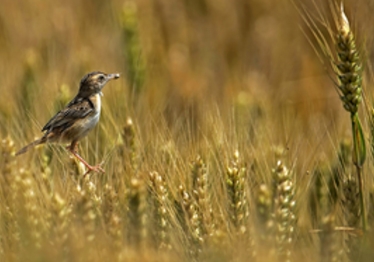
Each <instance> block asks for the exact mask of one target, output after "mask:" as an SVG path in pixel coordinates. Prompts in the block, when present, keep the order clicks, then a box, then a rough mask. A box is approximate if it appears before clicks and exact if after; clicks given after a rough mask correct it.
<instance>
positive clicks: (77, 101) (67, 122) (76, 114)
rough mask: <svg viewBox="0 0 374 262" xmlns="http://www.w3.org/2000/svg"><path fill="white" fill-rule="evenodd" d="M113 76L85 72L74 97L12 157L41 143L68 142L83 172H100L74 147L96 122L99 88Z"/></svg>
mask: <svg viewBox="0 0 374 262" xmlns="http://www.w3.org/2000/svg"><path fill="white" fill-rule="evenodd" d="M117 78H119V74H105V73H103V72H99V71H95V72H91V73H89V74H87V75H85V76H84V77H83V78H82V80H81V82H80V87H79V91H78V94H77V95H76V96H75V97H74V99H73V100H72V101H71V102H70V103H69V104H68V105H67V106H66V107H65V108H64V109H62V110H60V111H59V112H58V113H57V114H56V115H55V116H54V117H52V118H51V119H50V120H49V121H48V123H47V124H46V125H45V126H44V127H43V129H42V132H44V131H45V133H44V135H43V136H42V137H41V138H40V139H37V140H35V141H34V142H32V143H30V144H29V145H27V146H25V147H23V148H22V149H21V150H19V151H18V152H17V153H16V156H18V155H20V154H23V153H25V152H26V151H27V150H28V149H30V148H32V147H34V146H37V145H40V144H44V143H52V142H57V143H71V144H70V146H68V147H67V149H68V150H69V151H70V152H71V153H72V154H73V155H74V156H75V157H76V158H77V159H78V160H79V161H81V162H82V163H83V164H84V165H85V166H86V167H87V169H88V171H87V173H88V172H91V171H95V172H103V173H104V172H105V171H104V170H103V169H102V168H101V166H100V164H98V165H95V166H91V165H89V164H88V163H87V162H86V161H85V160H84V159H83V158H82V157H81V156H80V155H79V154H78V153H77V150H76V147H77V144H78V141H79V140H80V139H82V138H83V137H85V136H86V135H87V134H88V132H89V131H90V130H91V129H93V128H94V127H95V125H96V124H97V123H98V121H99V118H100V110H101V96H102V95H103V93H102V92H101V91H102V89H103V87H104V86H105V85H106V84H107V83H108V82H109V81H110V80H112V79H117ZM87 173H86V174H87Z"/></svg>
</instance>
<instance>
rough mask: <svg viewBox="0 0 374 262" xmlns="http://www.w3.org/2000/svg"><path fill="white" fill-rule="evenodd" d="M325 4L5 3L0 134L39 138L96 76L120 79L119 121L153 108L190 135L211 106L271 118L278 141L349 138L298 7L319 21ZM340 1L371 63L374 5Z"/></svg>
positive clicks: (115, 96)
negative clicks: (326, 136) (344, 135)
mask: <svg viewBox="0 0 374 262" xmlns="http://www.w3.org/2000/svg"><path fill="white" fill-rule="evenodd" d="M327 3H328V1H322V0H321V1H318V0H316V1H312V0H310V1H307V0H305V1H296V4H295V3H293V2H292V1H278V0H235V1H232V0H189V1H186V0H185V1H182V0H180V1H170V0H131V1H130V0H122V1H119V0H113V1H99V0H94V1H88V0H82V1H72V0H65V1H53V2H51V1H49V2H48V1H47V2H46V1H41V0H34V1H24V0H1V6H2V8H1V9H0V72H1V73H2V74H1V76H2V77H1V85H0V92H1V96H0V120H1V134H2V136H5V135H8V134H9V133H10V132H12V135H13V136H15V137H23V139H24V137H27V138H28V139H31V138H33V136H35V134H39V133H38V132H39V130H40V127H41V126H42V125H43V124H44V122H45V121H47V120H48V119H49V117H51V116H52V114H53V113H55V112H56V110H57V109H59V108H61V106H63V104H65V103H67V102H68V101H69V100H70V99H71V98H72V97H73V96H74V95H75V93H76V92H77V89H78V85H79V81H80V79H81V78H82V77H83V75H84V74H86V73H88V72H90V71H94V70H101V71H104V72H108V73H112V72H120V73H121V74H122V78H121V79H120V80H119V81H117V82H115V83H112V84H110V85H108V87H106V88H105V90H104V94H105V97H104V102H103V103H104V112H105V110H106V111H107V112H110V114H111V116H113V118H114V119H116V124H118V126H123V124H124V123H125V121H126V116H128V115H138V116H141V117H143V119H146V118H145V117H146V116H148V115H149V114H153V113H155V112H156V113H157V114H160V115H162V116H163V117H164V120H165V121H166V122H167V123H168V125H170V126H176V125H180V127H179V128H181V129H183V127H184V126H185V124H186V123H187V122H188V123H189V125H190V126H191V127H190V128H191V130H194V129H196V128H198V127H199V126H200V123H201V122H203V121H204V114H205V113H206V112H207V111H216V112H218V113H217V114H219V115H220V116H222V118H223V119H226V117H227V116H228V118H227V119H229V118H230V116H232V115H234V118H235V121H239V123H241V124H243V123H242V122H241V121H245V123H244V126H245V127H247V126H246V125H247V124H248V123H247V122H251V121H252V120H253V121H254V119H257V118H259V117H262V116H268V118H267V119H268V120H270V122H271V125H275V129H274V128H270V129H269V128H268V129H267V132H269V133H272V132H274V131H276V133H279V140H280V141H282V143H286V142H287V139H288V138H289V137H292V136H293V131H292V130H293V129H294V128H295V127H296V126H297V127H298V128H297V130H298V133H300V134H301V135H302V136H308V137H309V138H310V139H311V141H313V136H315V137H316V138H319V139H320V138H321V136H323V134H322V133H323V132H326V130H333V132H331V133H334V134H338V133H345V132H349V131H350V129H349V119H348V117H347V116H346V113H345V112H344V110H343V109H342V106H341V103H340V101H339V97H338V96H337V94H336V91H335V89H334V87H333V83H332V81H331V80H330V79H329V77H328V75H327V74H326V71H325V68H324V66H323V64H322V63H321V61H320V60H319V59H318V56H317V55H316V53H315V51H314V50H313V47H312V45H311V43H310V42H309V41H308V38H311V34H310V32H309V31H308V28H306V27H305V24H304V23H303V20H302V18H301V15H300V13H299V12H298V9H297V8H296V5H297V6H304V7H305V10H308V13H310V14H311V15H316V14H317V11H316V10H317V8H316V7H318V9H319V10H320V11H322V12H323V11H324V10H325V6H326V5H327ZM345 6H346V10H347V11H346V12H347V14H348V16H349V17H350V20H351V21H353V28H354V29H355V30H357V31H358V32H359V37H358V42H359V43H360V44H361V45H362V47H363V49H364V50H365V53H364V57H365V59H366V58H367V61H366V62H367V64H368V67H367V68H369V67H370V64H371V57H372V56H371V52H370V51H371V50H370V47H371V45H372V36H371V35H372V34H371V33H370V30H371V31H372V29H373V26H372V25H373V18H372V16H371V15H370V14H371V13H372V12H373V10H374V3H372V2H371V1H369V0H359V1H353V0H352V1H345ZM356 25H361V27H358V26H356ZM363 25H365V27H363ZM368 79H369V81H370V79H371V77H370V75H369V76H368ZM103 114H104V115H105V113H103ZM104 118H105V116H104ZM243 119H244V120H243ZM296 120H297V121H296ZM299 120H300V121H299ZM186 121H187V122H186ZM223 121H224V120H223ZM228 121H229V120H228ZM253 121H252V123H253ZM252 125H253V124H252ZM26 127H27V128H26ZM10 130H11V131H10ZM347 130H348V131H347Z"/></svg>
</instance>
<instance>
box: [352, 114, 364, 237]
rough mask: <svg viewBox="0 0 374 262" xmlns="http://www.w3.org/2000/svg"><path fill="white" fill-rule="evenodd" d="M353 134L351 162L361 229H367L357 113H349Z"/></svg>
mask: <svg viewBox="0 0 374 262" xmlns="http://www.w3.org/2000/svg"><path fill="white" fill-rule="evenodd" d="M351 121H352V135H353V164H354V165H355V166H356V171H357V179H358V184H359V197H360V208H361V219H362V229H363V231H364V232H366V231H367V217H366V207H365V198H364V182H363V176H362V165H363V163H364V162H365V157H366V148H365V140H364V136H363V132H362V127H361V123H360V120H359V118H358V115H357V113H356V114H353V115H351Z"/></svg>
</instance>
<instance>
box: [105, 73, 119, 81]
mask: <svg viewBox="0 0 374 262" xmlns="http://www.w3.org/2000/svg"><path fill="white" fill-rule="evenodd" d="M118 78H119V74H108V75H107V79H108V81H109V80H112V79H118Z"/></svg>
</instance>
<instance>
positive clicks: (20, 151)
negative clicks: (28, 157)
mask: <svg viewBox="0 0 374 262" xmlns="http://www.w3.org/2000/svg"><path fill="white" fill-rule="evenodd" d="M46 141H47V139H46V138H45V137H42V138H40V139H37V140H35V141H34V142H32V143H30V144H28V145H27V146H25V147H23V148H21V149H20V150H19V151H18V152H17V153H16V156H18V155H21V154H23V153H26V152H27V150H29V148H31V147H34V146H37V145H40V144H43V143H45V142H46Z"/></svg>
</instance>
